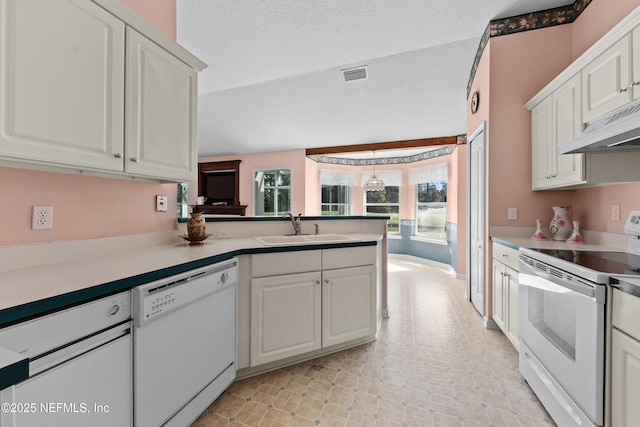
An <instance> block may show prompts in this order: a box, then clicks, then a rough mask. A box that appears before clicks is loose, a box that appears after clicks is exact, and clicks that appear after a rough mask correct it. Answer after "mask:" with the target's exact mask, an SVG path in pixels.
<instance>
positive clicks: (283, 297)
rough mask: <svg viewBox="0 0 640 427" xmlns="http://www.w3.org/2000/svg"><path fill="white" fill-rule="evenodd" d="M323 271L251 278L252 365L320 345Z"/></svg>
mask: <svg viewBox="0 0 640 427" xmlns="http://www.w3.org/2000/svg"><path fill="white" fill-rule="evenodd" d="M320 279H321V274H320V272H313V273H301V274H289V275H284V276H273V277H263V278H257V279H251V366H258V365H261V364H263V363H268V362H273V361H276V360H281V359H285V358H287V357H291V356H296V355H299V354H303V353H307V352H309V351H313V350H318V349H319V348H320V347H321V344H322V341H321V338H322V337H321V329H320V328H321V320H320V316H321V303H322V301H321V292H322V287H321V285H320Z"/></svg>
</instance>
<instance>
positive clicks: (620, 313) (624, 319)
mask: <svg viewBox="0 0 640 427" xmlns="http://www.w3.org/2000/svg"><path fill="white" fill-rule="evenodd" d="M638 313H640V298H638V297H635V296H633V295H631V294H628V293H626V292H623V291H620V290H618V289H614V290H613V308H612V319H611V320H612V323H613V326H615V327H616V328H618V329H620V330H622V331H624V332H625V333H627V334H628V335H631V336H632V337H634V338H635V339H637V340H640V323H638Z"/></svg>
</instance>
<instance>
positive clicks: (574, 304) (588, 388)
mask: <svg viewBox="0 0 640 427" xmlns="http://www.w3.org/2000/svg"><path fill="white" fill-rule="evenodd" d="M534 265H535V267H534V266H532V265H529V264H528V263H526V262H524V261H523V260H522V259H521V260H520V289H519V295H520V297H519V299H520V301H519V305H520V307H519V308H520V319H519V320H520V325H519V326H520V340H521V342H522V343H524V344H525V349H526V351H523V352H522V354H521V355H520V364H521V371H523V374H524V370H523V368H522V365H523V363H524V364H525V365H530V366H533V365H535V364H537V363H539V364H540V365H542V368H543V369H536V368H534V369H532V370H530V372H534V371H535V373H536V375H537V376H543V373H544V372H545V371H546V372H548V373H549V374H550V375H551V377H552V378H551V379H549V380H546V379H542V382H543V383H544V384H545V386H546V387H545V388H546V389H548V390H545V392H547V394H549V395H554V396H555V397H556V398H558V396H560V395H562V394H564V393H563V392H566V394H568V395H569V396H570V397H571V399H572V400H573V401H574V402H575V403H576V404H577V405H578V406H579V407H580V408H581V409H582V411H584V413H585V414H586V415H587V416H588V417H589V418H590V419H591V420H592V421H593V422H594V423H595V424H596V425H602V421H603V400H604V385H603V384H604V326H605V325H604V322H605V319H604V313H605V312H604V301H605V290H606V289H605V286H603V285H598V284H594V283H591V282H588V281H585V280H582V279H579V278H577V277H575V276H572V275H569V274H567V273H564V272H562V271H559V270H556V269H554V268H552V267H550V266H546V265H542V264H540V263H539V262H535V263H534ZM529 351H530V352H531V353H532V354H533V357H531V355H529V354H524V353H527V352H529ZM525 378H526V375H525ZM527 380H528V378H527ZM552 384H557V385H559V386H560V387H561V388H562V391H558V390H553V388H554V387H553V386H552ZM534 391H536V394H538V395H539V396H538V397H539V398H540V399H541V401H543V403H544V399H543V398H542V397H541V396H540V393H539V391H538V390H535V388H534ZM545 406H546V405H545ZM550 412H552V411H550ZM552 415H553V414H552ZM574 418H575V417H574Z"/></svg>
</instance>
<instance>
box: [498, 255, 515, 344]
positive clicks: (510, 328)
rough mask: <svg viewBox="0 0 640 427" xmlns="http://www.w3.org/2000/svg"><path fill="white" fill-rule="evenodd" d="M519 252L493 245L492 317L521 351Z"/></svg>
mask: <svg viewBox="0 0 640 427" xmlns="http://www.w3.org/2000/svg"><path fill="white" fill-rule="evenodd" d="M519 276H520V273H519V271H518V251H517V250H515V249H512V248H509V247H507V246H504V245H500V244H497V243H494V244H493V278H492V281H493V288H492V295H493V298H492V307H493V309H492V316H493V320H494V321H495V322H496V324H497V325H498V326H499V327H500V329H502V331H503V332H504V334H505V335H506V337H507V338H508V339H509V341H511V344H513V346H514V347H515V348H516V349H519V347H520V345H519V332H518V315H519V311H518V286H519Z"/></svg>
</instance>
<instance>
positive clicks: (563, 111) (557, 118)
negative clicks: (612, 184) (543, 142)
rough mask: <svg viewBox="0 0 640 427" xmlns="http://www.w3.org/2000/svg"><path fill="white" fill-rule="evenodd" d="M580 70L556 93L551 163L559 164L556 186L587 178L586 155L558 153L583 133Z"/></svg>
mask: <svg viewBox="0 0 640 427" xmlns="http://www.w3.org/2000/svg"><path fill="white" fill-rule="evenodd" d="M580 83H581V75H580V74H579V73H578V74H576V75H575V76H573V77H572V78H571V79H569V80H568V81H567V82H566V83H564V84H563V85H562V86H560V87H559V88H558V89H557V90H556V91H555V92H553V95H552V97H553V109H554V110H553V111H554V115H553V117H554V119H553V129H554V132H553V143H552V144H550V152H549V157H550V163H552V164H553V163H555V165H556V166H555V172H554V173H553V179H552V183H553V186H554V187H560V186H565V185H570V184H578V183H581V182H583V181H584V154H558V149H559V147H560V146H561V145H563V144H566V143H568V142H571V141H573V140H574V139H575V138H576V137H577V136H578V135H579V134H580V132H582V96H581V93H582V88H581V85H580Z"/></svg>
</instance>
